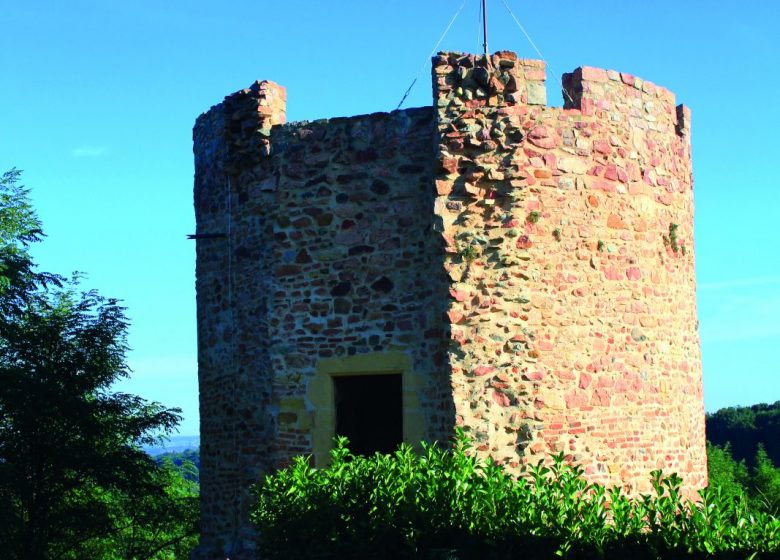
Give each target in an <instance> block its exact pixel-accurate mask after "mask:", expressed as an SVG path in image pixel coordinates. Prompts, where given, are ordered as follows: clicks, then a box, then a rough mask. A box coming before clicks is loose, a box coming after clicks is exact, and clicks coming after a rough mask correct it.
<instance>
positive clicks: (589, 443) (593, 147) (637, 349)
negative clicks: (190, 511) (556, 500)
mask: <svg viewBox="0 0 780 560" xmlns="http://www.w3.org/2000/svg"><path fill="white" fill-rule="evenodd" d="M545 77H546V76H545V68H544V65H543V63H542V62H540V61H533V60H521V59H518V58H517V57H516V56H515V55H514V54H513V53H509V52H500V53H496V54H495V55H492V56H490V57H484V56H473V55H463V54H459V53H440V54H439V55H438V56H436V57H435V58H434V61H433V85H434V106H433V107H432V108H430V107H429V108H421V109H409V110H404V111H395V112H393V113H380V114H374V115H365V116H359V117H350V118H336V119H330V120H322V121H316V122H301V123H293V124H285V111H286V109H285V100H286V94H285V90H284V88H282V87H281V86H278V85H277V84H274V83H273V82H257V83H255V84H253V85H252V86H251V87H250V88H248V89H245V90H242V91H239V92H237V93H235V94H233V95H231V96H228V97H227V98H225V100H224V101H223V103H221V104H219V105H217V106H215V107H212V108H211V110H210V111H208V112H207V113H204V114H203V115H201V116H200V117H199V118H198V121H197V123H196V126H195V130H194V142H195V212H196V220H197V233H198V241H197V269H196V277H197V305H198V360H199V383H200V407H201V442H202V444H201V461H202V472H201V503H202V537H201V544H200V547H199V548H198V550H197V551H196V552H195V554H194V558H197V559H216V558H220V559H223V558H225V557H228V556H229V557H230V558H231V559H233V560H242V559H249V558H253V557H254V552H253V548H254V544H253V541H254V534H253V531H252V529H251V525H250V523H249V520H248V512H249V508H250V507H251V496H250V494H249V491H248V489H249V487H250V486H251V484H253V483H254V482H256V481H257V480H258V479H259V478H260V476H261V475H262V473H264V472H269V471H272V470H273V469H275V468H279V467H281V466H283V465H285V464H287V463H288V462H289V460H290V458H291V457H293V456H295V455H299V454H311V453H314V457H313V461H315V462H316V464H324V463H323V461H324V460H325V459H326V458H323V455H325V454H324V453H323V452H322V441H325V442H326V445H327V441H328V439H327V438H328V437H329V431H328V430H332V428H333V426H332V418H331V423H330V424H328V422H327V421H326V419H327V418H328V417H327V415H324V414H323V413H322V410H321V409H322V407H323V406H327V404H328V403H327V400H328V398H330V399H331V400H332V395H330V397H329V396H328V394H327V392H323V390H322V388H323V386H324V385H323V379H327V380H329V379H330V377H329V376H330V375H334V374H339V373H347V372H351V373H355V372H357V373H365V372H366V371H368V370H375V371H390V370H393V371H395V369H398V370H399V371H400V370H403V371H404V375H407V374H408V375H409V376H408V377H404V380H405V381H404V384H405V388H404V391H405V395H406V394H407V393H410V392H412V393H414V395H413V396H414V399H413V402H414V403H415V404H414V407H415V410H413V411H411V412H410V413H409V415H407V412H409V411H405V416H404V423H405V424H407V423H409V424H414V425H415V426H416V427H415V430H417V431H408V430H407V428H408V426H406V425H405V426H404V431H405V434H407V435H408V434H410V433H414V434H417V435H419V437H420V438H421V439H425V440H428V441H434V440H446V439H447V438H448V437H449V436H450V435H451V434H452V433H453V430H454V428H455V427H456V426H461V427H463V428H464V429H465V430H466V431H467V432H468V433H470V434H471V436H472V437H473V438H474V439H475V441H476V444H477V452H478V453H480V454H483V455H491V456H493V457H494V458H495V459H497V460H499V461H500V462H502V463H504V464H505V465H507V466H508V467H509V468H511V469H512V470H513V471H514V472H516V473H518V474H521V473H522V472H523V471H524V469H525V467H526V466H527V465H529V464H535V463H536V462H537V461H538V460H540V459H542V458H545V457H547V456H549V454H551V453H563V454H564V455H566V457H567V458H568V459H569V460H571V461H575V462H577V463H579V464H581V465H582V466H583V467H584V468H585V472H586V474H587V476H588V477H589V478H590V479H591V480H593V481H599V482H604V483H608V484H620V485H622V486H624V487H625V488H626V489H627V490H628V491H630V492H632V493H637V492H643V491H646V490H648V484H649V480H650V477H649V473H650V471H651V470H653V469H657V468H662V469H664V470H665V471H667V472H672V471H674V472H677V473H679V474H680V475H681V476H682V477H683V478H684V481H685V482H684V487H685V489H686V491H687V492H689V493H692V492H693V491H694V490H696V489H698V488H700V487H702V486H703V485H705V484H706V457H705V448H704V410H703V399H702V386H701V381H702V380H701V361H700V354H699V340H698V334H697V321H696V306H695V277H694V258H693V195H692V178H691V160H690V136H689V122H690V113H689V111H688V110H687V108H684V107H682V106H679V107H676V106H675V102H674V96H673V95H672V94H671V93H670V92H668V91H667V90H665V89H663V88H660V87H658V86H654V85H653V84H650V83H649V82H644V81H642V80H640V79H638V78H635V77H633V76H630V75H627V74H619V73H617V72H612V71H605V70H599V69H595V68H587V67H583V68H579V69H577V70H576V71H575V72H573V73H571V74H567V75H565V76H564V78H563V81H564V88H565V90H566V98H565V101H566V103H565V106H564V107H563V108H552V107H547V106H546V97H547V92H546V89H545ZM399 357H400V358H399ZM355 360H357V361H355ZM350 364H351V365H350ZM382 364H385V366H383V365H382ZM387 364H390V365H387ZM399 364H401V365H399ZM326 366H327V367H326ZM383 367H386V368H390V369H385V370H383V369H382V368H383ZM340 368H346V369H340ZM361 368H363V369H361ZM394 368H395V369H394ZM365 398H366V399H371V398H373V396H372V395H366V396H365ZM404 398H405V399H406V396H405V397H404ZM408 402H412V400H409V401H407V400H404V403H405V404H404V406H407V404H408ZM323 403H324V404H323ZM418 408H419V410H417V409H418ZM326 424H328V425H326ZM418 424H419V426H418ZM418 428H419V429H418ZM323 437H325V439H324V440H323ZM405 437H406V436H405ZM415 437H416V436H415ZM318 441H319V442H320V443H318ZM410 443H415V442H410ZM318 445H319V446H320V447H319V448H318Z"/></svg>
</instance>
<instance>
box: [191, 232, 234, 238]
mask: <svg viewBox="0 0 780 560" xmlns="http://www.w3.org/2000/svg"><path fill="white" fill-rule="evenodd" d="M225 237H227V234H225V233H188V234H187V239H223V238H225Z"/></svg>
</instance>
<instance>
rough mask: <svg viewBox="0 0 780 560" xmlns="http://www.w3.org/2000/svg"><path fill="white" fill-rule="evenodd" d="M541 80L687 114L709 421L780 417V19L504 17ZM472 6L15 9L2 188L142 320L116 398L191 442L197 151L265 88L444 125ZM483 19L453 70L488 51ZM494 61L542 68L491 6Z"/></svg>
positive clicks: (603, 13) (53, 4)
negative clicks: (652, 86) (637, 89)
mask: <svg viewBox="0 0 780 560" xmlns="http://www.w3.org/2000/svg"><path fill="white" fill-rule="evenodd" d="M506 1H507V2H508V3H509V5H510V6H511V8H512V10H513V11H514V12H515V14H516V15H517V16H518V18H519V19H520V21H521V22H522V23H523V25H524V27H525V28H526V30H527V31H528V32H529V33H530V34H531V36H532V38H533V39H534V41H535V43H536V44H537V46H538V47H539V48H540V50H541V51H542V53H543V54H544V55H545V58H546V59H547V62H548V65H549V66H548V97H549V99H550V102H551V103H553V104H558V105H559V104H561V103H562V101H561V99H560V95H559V94H557V92H556V91H555V86H554V85H553V84H554V83H556V80H557V79H558V77H559V76H560V74H561V73H562V72H565V71H570V70H572V69H574V68H576V67H577V66H580V65H588V66H597V67H603V68H610V69H615V70H619V71H625V72H629V73H632V74H635V75H637V76H640V77H642V78H644V79H647V80H650V81H652V82H655V83H657V84H659V85H662V86H665V87H667V88H669V89H670V90H672V91H674V92H675V93H676V94H677V100H678V102H681V103H685V104H686V105H688V106H690V107H691V108H692V111H693V134H692V136H693V150H694V173H695V191H694V192H695V200H696V230H695V244H696V261H697V273H698V303H699V317H700V327H701V336H702V347H703V356H704V380H705V401H706V408H707V410H715V409H717V408H720V407H723V406H729V405H736V404H752V403H756V402H773V401H776V400H780V380H779V379H778V377H780V367H779V366H778V365H777V359H776V353H777V350H778V348H780V321H779V320H778V317H780V251H779V250H778V247H780V227H778V219H777V217H776V215H777V211H778V209H780V185H778V178H777V177H778V174H777V171H776V169H777V165H778V163H780V159H778V156H777V155H776V153H775V151H776V147H775V146H776V137H777V134H778V131H780V117H778V114H779V113H778V111H777V108H776V107H775V106H774V105H775V104H776V102H775V100H774V97H775V96H776V95H777V92H778V91H780V73H778V72H777V69H776V66H777V63H778V62H779V61H780V48H779V47H778V44H777V41H776V40H775V39H776V36H777V26H778V24H780V3H777V2H775V1H773V0H744V1H743V2H742V3H740V4H739V6H738V5H737V4H736V3H734V2H724V1H720V0H714V1H712V0H710V1H704V0H688V1H686V2H679V1H673V0H655V1H654V2H652V3H650V2H634V1H629V0H620V1H618V0H592V1H590V2H574V1H564V2H554V3H553V2H524V1H520V0H506ZM461 2H462V0H395V1H393V2H372V1H367V0H362V1H357V0H340V1H338V2H321V1H318V0H284V1H275V2H271V1H269V0H254V1H244V0H234V1H231V2H229V3H225V2H216V1H206V0H187V1H186V2H185V1H183V0H169V1H167V2H161V1H159V0H157V1H152V0H133V1H132V2H127V1H122V2H120V1H115V0H103V1H99V0H91V1H90V0H68V1H67V2H63V1H62V0H27V1H26V2H24V3H22V2H11V1H10V0H2V1H0V6H1V7H2V8H3V9H0V23H1V24H2V29H3V31H2V33H0V76H2V78H0V171H2V170H6V169H9V168H11V167H13V166H15V167H18V168H20V169H23V170H24V181H25V183H26V184H27V185H28V186H29V187H31V188H32V190H33V200H34V203H35V205H36V207H37V209H38V211H39V214H40V216H41V218H42V220H43V222H44V225H45V229H46V232H47V233H48V238H47V240H46V241H45V242H44V243H43V244H42V245H41V246H40V247H38V248H37V249H36V252H35V254H36V258H37V260H38V262H39V263H40V265H41V267H42V268H43V269H46V270H51V271H56V272H60V273H65V274H67V273H69V272H71V271H74V270H79V271H84V272H86V273H87V274H88V278H87V280H86V282H85V285H86V286H88V287H94V288H97V289H98V290H99V291H100V292H101V293H103V294H104V295H107V296H112V297H118V298H121V299H122V300H123V301H124V302H125V304H126V305H127V307H128V315H129V317H130V318H131V320H132V327H131V331H130V345H131V346H132V348H133V350H132V352H131V354H130V356H129V358H130V364H131V366H132V368H133V370H134V374H133V376H132V378H131V379H130V380H128V381H125V382H123V383H122V384H121V386H120V388H121V389H122V390H125V391H131V392H134V393H137V394H140V395H142V396H144V397H147V398H150V399H154V400H158V401H161V402H163V403H165V404H166V405H169V406H180V407H182V409H183V410H184V422H183V423H182V425H181V433H183V434H194V433H197V431H198V418H197V361H196V332H195V291H194V262H195V253H194V245H193V242H192V241H187V240H186V238H185V236H186V234H187V233H191V232H193V231H194V229H195V226H194V216H193V210H192V175H193V164H192V142H191V130H192V125H193V124H194V121H195V118H196V117H197V116H198V114H199V113H201V112H203V111H205V110H207V109H208V108H209V107H210V106H211V105H214V104H216V103H218V102H220V101H221V100H222V98H223V97H224V96H225V95H227V94H229V93H231V92H233V91H235V90H238V89H241V88H243V87H246V86H248V85H249V84H250V83H251V82H252V81H254V80H255V79H271V80H274V81H276V82H278V83H280V84H282V85H284V86H286V87H287V91H288V119H289V120H302V119H314V118H322V117H328V116H340V115H354V114H361V113H368V112H375V111H387V110H391V109H394V108H395V107H396V105H397V104H398V102H399V100H400V98H401V96H402V95H403V93H404V91H405V90H406V88H407V87H408V85H409V83H410V82H411V81H412V79H413V78H414V77H415V76H416V75H417V74H418V72H419V73H420V76H419V81H418V83H417V85H416V86H415V88H414V89H413V91H412V93H411V95H410V96H409V99H408V100H407V102H406V103H405V106H407V107H411V106H422V105H429V104H430V95H431V88H430V80H429V74H428V70H427V65H426V68H425V69H424V70H423V71H422V72H420V68H421V66H422V65H423V63H425V61H426V60H427V58H428V55H429V53H430V52H431V49H432V48H433V46H434V45H435V43H436V41H437V40H438V38H439V36H440V34H441V32H442V31H443V30H444V28H445V27H446V25H447V23H448V22H449V20H450V18H451V17H452V15H453V14H454V13H455V11H456V10H457V8H458V7H459V6H460V5H461ZM478 6H479V2H478V0H466V4H465V6H464V8H463V11H462V12H461V14H460V17H459V18H458V20H457V21H456V22H455V24H454V25H453V26H452V29H451V30H450V33H449V34H448V36H447V37H446V39H445V40H444V42H443V43H442V45H441V49H442V50H459V51H471V52H479V51H480V50H481V44H480V43H481V39H480V38H479V23H478V19H477V16H478V9H479V8H478ZM489 10H490V11H489V17H488V21H489V23H490V48H491V51H495V50H504V49H506V50H514V51H516V52H518V53H520V55H521V56H523V57H527V58H537V55H536V53H535V52H534V51H533V49H532V47H531V46H530V44H529V43H528V42H527V40H526V39H525V38H524V37H523V35H522V34H521V32H520V31H519V29H518V28H517V27H516V26H515V23H514V22H513V21H512V19H511V18H510V17H509V16H508V14H507V12H506V11H505V8H504V6H503V0H490V1H489Z"/></svg>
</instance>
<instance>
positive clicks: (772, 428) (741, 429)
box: [707, 401, 780, 467]
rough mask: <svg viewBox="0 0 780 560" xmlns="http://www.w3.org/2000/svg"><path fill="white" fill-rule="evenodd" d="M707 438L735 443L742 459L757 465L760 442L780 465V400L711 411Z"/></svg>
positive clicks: (733, 448) (736, 455)
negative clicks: (772, 402)
mask: <svg viewBox="0 0 780 560" xmlns="http://www.w3.org/2000/svg"><path fill="white" fill-rule="evenodd" d="M707 439H708V440H709V441H710V443H714V444H715V445H718V446H721V447H722V446H724V445H725V444H726V443H730V444H731V453H732V455H733V457H734V459H736V460H737V461H738V462H739V461H742V460H744V461H745V463H746V464H747V466H748V467H752V466H754V462H755V458H756V451H757V449H758V444H759V443H760V444H762V445H763V446H764V449H765V450H766V453H767V455H768V456H769V458H770V459H771V460H772V463H774V464H775V465H780V401H777V402H775V403H774V404H754V405H753V406H735V407H729V408H721V409H720V410H718V411H717V412H713V413H711V414H707Z"/></svg>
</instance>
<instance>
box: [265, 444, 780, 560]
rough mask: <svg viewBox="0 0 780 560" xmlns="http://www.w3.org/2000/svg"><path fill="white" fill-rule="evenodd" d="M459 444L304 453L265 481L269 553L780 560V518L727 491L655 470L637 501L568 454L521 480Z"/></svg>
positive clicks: (272, 555)
mask: <svg viewBox="0 0 780 560" xmlns="http://www.w3.org/2000/svg"><path fill="white" fill-rule="evenodd" d="M469 449H470V442H469V440H468V439H467V438H465V437H464V436H463V434H458V437H457V438H456V440H455V443H454V445H453V448H452V449H451V450H444V449H442V448H440V447H438V446H436V445H431V446H425V447H424V450H423V452H422V453H421V454H419V455H418V454H416V453H415V452H413V451H412V449H411V448H409V447H408V446H401V447H400V448H399V450H398V451H396V452H395V453H394V454H393V455H380V454H377V455H374V456H372V457H360V456H354V455H352V454H351V453H350V452H349V450H348V449H347V441H346V440H345V439H344V438H338V439H337V442H336V447H335V449H334V450H333V451H332V453H331V455H332V463H331V466H330V467H329V468H326V469H314V468H312V467H311V466H310V464H309V460H308V459H307V458H305V457H298V458H296V459H295V460H294V461H293V463H292V465H291V466H290V467H288V468H286V469H283V470H280V471H278V472H276V473H275V474H273V475H269V476H267V477H266V478H265V479H264V481H263V482H262V483H260V484H259V485H257V486H256V488H255V491H256V495H257V503H256V506H255V508H254V510H253V513H252V519H253V522H254V523H255V524H256V526H257V528H258V533H259V535H260V536H259V541H258V548H259V552H260V557H262V558H269V559H277V558H278V559H282V558H285V559H287V558H307V559H318V558H320V559H326V558H340V559H341V558H441V559H444V558H447V559H466V558H479V559H480V560H487V559H490V558H495V559H499V558H500V559H510V558H523V559H537V558H538V559H542V558H544V559H547V558H554V557H563V558H577V559H580V558H583V559H584V558H587V559H590V558H621V559H623V558H631V560H642V559H667V558H734V559H736V558H752V559H759V558H775V557H778V556H779V553H778V551H780V520H778V519H777V518H776V517H773V516H772V515H770V514H769V513H766V512H763V511H760V510H754V509H751V508H750V506H749V504H748V501H747V500H746V498H745V497H744V496H743V495H742V494H727V493H725V492H723V491H721V490H720V488H708V489H705V490H703V491H702V492H701V500H700V501H699V502H691V501H689V500H685V499H683V498H682V496H681V495H680V482H681V479H680V478H679V477H677V476H676V475H671V476H663V475H662V473H661V472H659V471H656V472H654V473H653V479H652V481H653V486H654V493H653V494H652V495H645V496H642V497H641V498H638V499H631V498H628V497H627V496H626V495H625V494H623V493H622V492H621V491H620V489H618V488H613V489H606V488H605V487H603V486H600V485H598V484H589V483H588V482H587V481H586V480H585V479H584V478H583V471H582V470H581V469H580V468H579V467H576V466H574V467H572V466H568V465H566V464H565V463H564V459H563V456H562V455H560V456H556V457H554V458H553V460H552V462H551V464H550V465H549V466H545V465H543V464H542V463H540V464H538V465H537V466H535V467H533V468H531V469H530V473H529V474H530V476H529V477H528V478H527V479H526V478H522V479H519V480H518V479H515V478H513V477H512V476H511V475H510V474H509V473H507V472H505V471H504V470H503V468H502V467H500V466H499V465H497V464H495V463H494V462H492V461H490V460H487V461H483V460H480V459H478V458H476V457H475V456H474V455H473V454H471V453H469Z"/></svg>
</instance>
